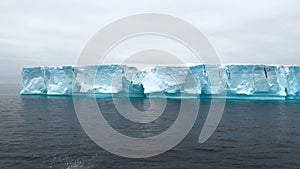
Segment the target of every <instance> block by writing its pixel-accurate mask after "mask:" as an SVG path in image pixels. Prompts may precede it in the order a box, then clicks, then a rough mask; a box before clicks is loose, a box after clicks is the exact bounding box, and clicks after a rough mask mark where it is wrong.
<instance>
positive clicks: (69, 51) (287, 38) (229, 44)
mask: <svg viewBox="0 0 300 169" xmlns="http://www.w3.org/2000/svg"><path fill="white" fill-rule="evenodd" d="M299 8H300V1H298V0H276V1H274V0H248V1H246V0H219V1H214V0H206V1H201V0H186V1H174V0H149V1H146V0H122V1H121V0H120V1H114V0H107V1H96V0H95V1H84V0H82V1H75V0H68V1H63V0H49V1H45V0H43V1H37V0H35V1H33V0H26V1H21V0H19V1H15V0H9V1H5V0H1V1H0V71H1V73H0V83H16V82H20V78H21V76H20V74H21V70H22V67H29V66H37V65H48V66H58V65H74V64H76V61H77V58H78V56H79V54H80V52H81V50H82V48H83V47H84V45H85V44H86V42H87V41H88V40H89V38H91V37H92V36H93V35H94V34H95V33H96V32H97V31H98V30H99V29H101V28H102V27H103V26H105V25H107V24H109V23H111V22H113V21H115V20H117V19H120V18H122V17H125V16H129V15H133V14H138V13H145V12H154V13H164V14H169V15H173V16H177V17H179V18H181V19H184V20H186V21H187V22H189V23H191V24H193V25H194V26H196V27H197V28H198V29H199V30H200V31H201V32H203V33H204V34H205V35H206V36H207V37H208V39H209V40H210V41H211V42H212V44H213V46H214V47H215V48H216V50H217V52H218V54H219V57H220V59H221V61H222V63H224V64H225V63H256V64H258V63H259V64H262V63H264V64H300V57H299V55H300V47H299V44H300V10H299Z"/></svg>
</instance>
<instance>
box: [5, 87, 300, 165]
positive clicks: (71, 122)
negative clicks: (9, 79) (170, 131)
mask: <svg viewBox="0 0 300 169" xmlns="http://www.w3.org/2000/svg"><path fill="white" fill-rule="evenodd" d="M97 102H98V104H99V105H100V106H102V108H103V109H104V110H105V111H103V112H105V113H104V116H105V118H106V119H107V121H109V123H110V124H111V125H112V126H114V128H116V129H117V130H118V131H120V132H123V133H125V134H127V135H131V136H137V137H139V136H140V135H143V136H145V135H146V136H152V135H155V134H158V133H160V132H161V131H164V130H166V129H167V128H168V127H169V126H170V125H171V124H172V121H173V120H174V119H175V118H176V117H177V109H178V107H179V106H180V102H179V101H176V100H170V101H168V104H167V108H166V111H165V112H164V114H163V115H162V119H160V120H157V121H156V122H155V123H152V124H149V125H144V126H137V125H135V124H131V123H129V122H128V123H127V125H124V119H122V118H120V115H119V114H118V113H116V112H117V111H116V110H115V109H114V107H113V104H112V101H111V100H109V99H102V100H101V99H99V100H98V101H97ZM132 103H133V104H134V105H135V106H136V107H137V108H139V109H143V108H144V107H147V106H149V105H148V102H147V101H145V100H133V101H132ZM209 105H210V102H208V101H204V102H201V108H200V110H199V115H198V119H197V121H196V124H195V125H194V127H193V129H192V130H191V131H190V133H189V134H188V136H187V137H186V138H185V139H184V140H183V141H182V142H181V143H180V144H179V145H177V146H176V147H175V148H173V149H172V150H170V151H168V152H166V153H164V154H161V155H158V156H155V157H151V158H146V159H130V158H124V157H119V156H116V155H113V154H110V153H109V152H107V151H105V150H103V149H102V148H100V147H99V146H98V145H96V144H95V143H94V142H93V141H92V140H90V138H89V137H88V136H87V135H86V134H85V132H84V131H83V129H82V128H81V126H80V124H79V122H78V119H77V116H76V113H75V111H74V106H73V100H72V98H70V97H41V96H20V95H18V86H16V85H2V86H0V168H4V169H6V168H12V169H18V168H22V169H24V168H128V169H129V168H130V169H132V168H170V169H171V168H193V169H194V168H205V169H206V168H226V169H227V168H263V169H265V168H278V169H279V168H288V169H290V168H300V160H299V159H300V102H275V101H273V102H253V101H251V102H245V101H243V102H238V101H234V102H233V101H229V102H226V106H225V110H224V114H223V118H222V120H221V122H220V125H219V127H218V128H217V130H216V132H215V133H214V134H213V136H212V137H211V138H210V139H209V140H208V141H207V142H205V143H203V144H199V143H198V137H199V133H200V131H201V127H202V126H203V122H204V120H205V118H206V115H207V111H208V107H209Z"/></svg>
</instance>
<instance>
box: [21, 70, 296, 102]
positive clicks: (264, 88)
mask: <svg viewBox="0 0 300 169" xmlns="http://www.w3.org/2000/svg"><path fill="white" fill-rule="evenodd" d="M22 76H23V79H22V89H21V94H47V95H71V94H72V93H80V94H89V93H96V94H103V93H104V94H116V93H130V94H133V96H134V94H140V95H143V94H150V93H158V92H163V93H169V94H176V93H181V94H194V95H199V94H200V95H218V94H225V93H226V94H228V95H236V96H238V95H241V96H258V95H261V96H279V97H293V96H299V95H300V67H298V66H266V65H226V66H220V65H197V66H192V67H163V66H158V67H153V68H151V69H148V70H145V71H139V70H138V69H137V68H135V67H129V66H124V65H99V66H78V67H71V66H64V67H35V68H24V69H23V72H22Z"/></svg>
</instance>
